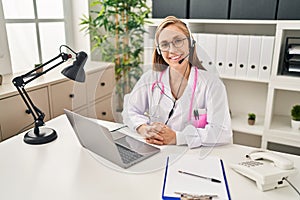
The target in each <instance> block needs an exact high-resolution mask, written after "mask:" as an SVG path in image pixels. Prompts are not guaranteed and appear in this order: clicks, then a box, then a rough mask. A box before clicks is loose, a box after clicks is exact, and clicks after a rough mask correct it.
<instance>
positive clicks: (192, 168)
mask: <svg viewBox="0 0 300 200" xmlns="http://www.w3.org/2000/svg"><path fill="white" fill-rule="evenodd" d="M178 170H182V171H188V172H191V173H194V174H198V175H202V176H206V177H211V178H215V179H218V180H221V183H215V182H211V181H210V180H207V179H202V178H198V177H194V176H189V175H186V174H181V173H179V172H178ZM175 192H180V193H188V194H195V195H217V196H218V197H215V198H213V199H222V200H223V199H228V200H231V198H230V193H229V189H228V184H227V179H226V175H225V171H224V167H223V162H222V160H220V159H219V158H217V157H213V156H208V157H206V158H204V159H199V158H198V157H197V156H195V155H185V156H183V157H182V158H180V159H179V160H177V161H176V162H174V163H168V161H167V164H166V171H165V177H164V184H163V191H162V199H164V200H170V199H172V200H175V199H180V195H179V194H175Z"/></svg>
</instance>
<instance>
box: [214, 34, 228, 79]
mask: <svg viewBox="0 0 300 200" xmlns="http://www.w3.org/2000/svg"><path fill="white" fill-rule="evenodd" d="M226 49H227V35H224V34H218V35H217V50H216V68H217V71H218V72H219V75H220V76H223V75H224V71H225V63H226Z"/></svg>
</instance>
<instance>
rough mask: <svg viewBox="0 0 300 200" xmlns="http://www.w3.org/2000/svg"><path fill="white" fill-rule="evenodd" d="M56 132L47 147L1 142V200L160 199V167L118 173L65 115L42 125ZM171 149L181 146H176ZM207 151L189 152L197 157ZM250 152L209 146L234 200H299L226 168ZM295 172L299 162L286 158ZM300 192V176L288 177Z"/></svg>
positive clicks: (17, 138) (288, 190)
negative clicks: (220, 162)
mask: <svg viewBox="0 0 300 200" xmlns="http://www.w3.org/2000/svg"><path fill="white" fill-rule="evenodd" d="M47 126H48V127H53V128H54V129H55V130H56V131H57V133H58V139H57V140H56V141H54V142H52V143H49V144H46V145H39V146H32V145H27V144H25V143H24V142H23V134H21V135H18V136H15V137H13V138H11V139H8V140H6V141H4V142H2V143H0V198H1V199H3V200H21V199H22V200H27V199H28V200H35V199H36V200H41V199H42V200H48V199H49V200H54V199H55V200H58V199H62V200H69V199H70V200H77V199H78V200H79V199H80V200H93V199H97V200H98V199H103V200H111V199H112V200H114V199H126V200H141V199H143V200H148V199H149V200H159V199H161V191H162V184H163V176H164V166H162V167H161V168H159V169H157V170H155V171H152V172H147V173H137V174H134V173H124V172H123V173H122V172H121V171H118V170H114V169H111V168H109V167H107V166H105V165H103V164H101V163H100V162H99V160H98V159H95V157H94V156H92V155H91V154H90V153H89V152H88V151H87V150H85V149H83V148H82V147H81V146H80V144H79V142H78V141H77V139H76V137H75V135H74V133H73V130H72V129H71V126H70V125H69V123H68V121H67V118H66V116H64V115H62V116H59V117H57V118H55V119H53V120H51V121H49V122H48V123H47ZM172 148H178V149H180V148H184V147H175V146H173V147H172ZM208 150H209V149H208V148H198V149H195V150H189V151H187V152H186V153H188V154H195V155H196V156H197V155H200V153H203V152H204V151H208ZM251 150H253V148H249V147H244V146H238V145H227V146H222V147H215V148H213V150H212V152H211V154H210V155H216V156H218V157H220V158H222V159H223V161H224V163H225V170H226V174H227V179H228V183H229V188H230V193H231V196H232V199H234V200H241V199H243V200H246V199H251V200H253V199H255V200H257V199H262V200H276V199H280V200H283V199H290V200H292V199H299V196H297V194H296V192H295V191H294V190H293V189H292V188H291V187H290V186H288V187H284V188H280V189H276V190H272V191H268V192H260V191H259V190H258V189H257V188H256V185H255V184H254V182H252V181H251V180H248V179H246V178H244V177H242V176H241V175H239V174H237V173H236V172H234V171H232V170H231V169H230V168H228V163H231V162H238V161H240V160H241V159H243V157H244V155H245V154H246V153H248V152H250V151H251ZM288 157H289V158H291V159H292V160H294V162H295V166H296V167H297V168H298V169H300V158H299V157H298V156H293V155H288ZM290 181H291V182H292V183H293V184H294V185H295V186H296V187H297V188H300V173H298V174H297V175H295V176H293V177H291V178H290Z"/></svg>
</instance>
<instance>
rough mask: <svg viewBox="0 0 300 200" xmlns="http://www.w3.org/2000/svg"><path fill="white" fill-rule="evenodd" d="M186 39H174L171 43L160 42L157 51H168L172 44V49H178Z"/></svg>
mask: <svg viewBox="0 0 300 200" xmlns="http://www.w3.org/2000/svg"><path fill="white" fill-rule="evenodd" d="M186 39H187V38H182V39H175V40H173V41H171V42H162V43H160V44H159V45H158V47H159V49H160V50H161V51H169V49H170V44H171V43H172V44H173V46H174V47H176V48H180V47H182V46H183V44H184V40H186Z"/></svg>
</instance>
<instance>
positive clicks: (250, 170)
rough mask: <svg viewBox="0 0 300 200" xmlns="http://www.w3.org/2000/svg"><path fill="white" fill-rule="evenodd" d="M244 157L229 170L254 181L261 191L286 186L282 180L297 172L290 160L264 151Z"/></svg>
mask: <svg viewBox="0 0 300 200" xmlns="http://www.w3.org/2000/svg"><path fill="white" fill-rule="evenodd" d="M246 157H247V158H248V159H247V160H245V161H242V162H240V163H238V164H232V165H231V168H232V169H234V170H235V171H237V172H239V173H241V174H242V175H244V176H246V177H248V178H250V179H252V180H254V181H255V182H256V185H257V187H258V189H259V190H261V191H266V190H271V189H276V188H278V187H283V186H286V185H287V183H286V181H284V179H285V178H287V177H288V176H289V175H291V174H294V173H296V172H297V169H295V168H294V166H293V162H292V161H291V160H288V159H287V158H284V157H281V156H279V155H276V154H274V153H271V152H268V151H265V150H257V151H253V152H251V153H249V154H248V155H246Z"/></svg>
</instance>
